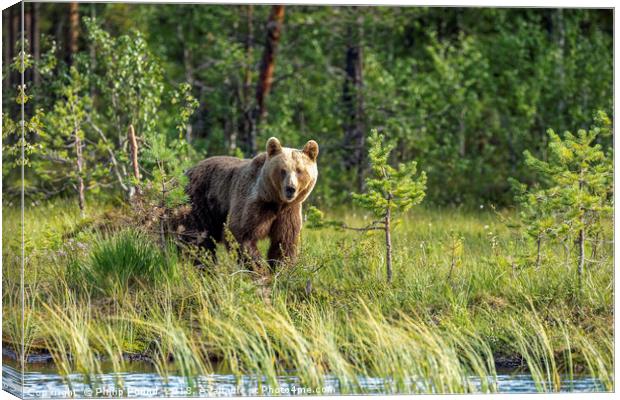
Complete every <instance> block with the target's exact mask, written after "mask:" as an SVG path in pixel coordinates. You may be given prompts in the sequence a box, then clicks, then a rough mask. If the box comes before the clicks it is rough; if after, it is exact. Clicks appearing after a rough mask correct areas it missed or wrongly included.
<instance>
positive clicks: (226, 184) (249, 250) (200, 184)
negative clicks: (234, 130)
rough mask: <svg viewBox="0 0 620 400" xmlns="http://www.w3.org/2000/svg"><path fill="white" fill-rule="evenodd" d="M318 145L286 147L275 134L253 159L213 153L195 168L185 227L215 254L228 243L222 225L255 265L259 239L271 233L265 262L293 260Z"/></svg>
mask: <svg viewBox="0 0 620 400" xmlns="http://www.w3.org/2000/svg"><path fill="white" fill-rule="evenodd" d="M318 155H319V146H318V144H317V143H316V142H315V141H314V140H310V141H308V143H306V145H305V146H304V148H303V149H302V150H297V149H292V148H288V147H282V145H281V144H280V141H279V140H278V139H276V138H275V137H272V138H270V139H269V140H268V141H267V151H266V152H264V153H260V154H258V155H257V156H256V157H254V158H253V159H251V160H249V159H240V158H236V157H228V156H216V157H210V158H207V159H205V160H203V161H201V162H200V163H199V164H198V165H196V166H195V167H193V168H191V169H190V170H189V171H188V172H187V175H188V177H189V183H188V185H187V188H186V191H187V194H188V196H189V198H190V205H191V211H190V212H189V214H188V215H187V216H186V217H185V218H184V220H185V221H184V225H185V227H186V228H188V229H189V230H191V231H193V232H198V233H199V235H198V236H199V238H200V239H199V240H198V242H199V244H200V245H201V246H202V247H204V248H206V249H207V250H209V251H210V252H211V253H212V254H213V252H214V250H215V246H216V243H217V242H223V241H224V226H225V225H227V226H228V229H229V230H230V232H231V233H232V235H233V236H234V238H235V239H236V241H237V242H238V243H239V245H240V249H241V250H242V251H243V253H244V254H245V255H246V256H249V257H251V259H252V261H253V264H254V265H255V264H256V263H259V262H260V259H261V256H260V252H259V250H258V247H257V242H258V241H259V240H261V239H264V238H267V237H269V239H270V242H271V243H270V246H269V251H268V252H267V260H268V262H269V265H270V266H271V267H272V268H273V267H274V266H275V265H276V264H277V263H281V262H292V261H294V260H295V258H296V256H297V243H298V240H299V234H300V230H301V224H302V216H301V206H302V203H303V202H304V201H305V200H306V198H307V197H308V195H309V194H310V192H312V189H313V188H314V185H315V183H316V180H317V177H318V169H317V162H316V160H317V157H318Z"/></svg>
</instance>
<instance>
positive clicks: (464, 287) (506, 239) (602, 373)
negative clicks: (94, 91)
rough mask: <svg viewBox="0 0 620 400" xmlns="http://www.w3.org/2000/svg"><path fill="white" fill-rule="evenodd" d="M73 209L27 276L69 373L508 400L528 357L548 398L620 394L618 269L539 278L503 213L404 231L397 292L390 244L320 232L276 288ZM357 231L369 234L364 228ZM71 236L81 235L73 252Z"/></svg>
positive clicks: (12, 331) (440, 219) (554, 272)
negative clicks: (572, 387)
mask: <svg viewBox="0 0 620 400" xmlns="http://www.w3.org/2000/svg"><path fill="white" fill-rule="evenodd" d="M61 210H62V207H58V208H57V209H55V210H54V211H50V210H49V209H48V210H47V211H45V210H44V211H41V212H37V211H34V210H33V212H32V213H31V214H27V215H28V217H29V218H30V219H33V220H36V219H38V218H39V219H41V220H42V221H45V222H44V223H42V224H41V226H40V227H39V228H38V229H36V230H34V232H33V237H32V238H31V243H32V246H33V247H32V253H31V256H32V259H33V260H36V262H33V263H32V264H31V268H29V269H28V270H27V279H26V280H27V282H30V283H32V284H36V289H37V290H36V291H32V292H30V294H29V297H28V298H29V299H30V301H29V302H27V312H26V315H27V316H28V318H29V321H30V322H29V323H28V324H27V325H28V326H29V328H28V332H29V336H28V342H29V343H32V344H34V345H33V346H30V348H29V351H36V349H37V348H41V347H44V348H47V349H48V350H50V352H51V354H52V356H53V358H54V361H55V363H56V365H57V367H58V369H59V370H60V371H61V372H62V373H63V374H64V375H65V376H68V375H69V374H70V373H72V372H80V373H81V374H83V375H84V376H85V377H93V376H94V374H96V373H98V372H103V371H102V360H103V359H105V360H108V361H110V363H109V365H110V366H111V367H110V368H112V369H113V370H115V371H117V372H122V371H124V370H126V368H127V363H126V360H125V356H126V355H128V354H133V355H136V354H138V355H141V356H143V357H144V358H145V359H146V360H148V361H149V362H150V363H151V364H152V365H153V367H154V368H155V370H156V371H157V372H158V373H159V374H160V375H161V376H164V377H166V376H170V375H182V376H185V377H186V378H187V380H188V384H190V385H195V384H197V381H196V377H197V376H200V375H203V376H204V375H207V376H208V375H209V374H211V373H214V372H228V373H232V374H234V375H235V376H237V377H238V378H239V380H240V379H241V377H242V376H245V375H249V376H253V377H255V378H256V379H257V381H258V382H259V385H261V386H262V385H263V381H264V384H265V385H267V386H270V387H276V386H278V378H279V377H280V376H282V375H291V374H292V375H296V376H298V377H299V379H300V381H301V383H302V384H303V385H305V386H308V387H314V388H316V387H321V386H322V385H323V384H324V382H325V379H326V378H327V377H335V378H336V379H337V381H338V382H339V387H340V390H341V391H342V392H345V393H346V392H350V393H364V391H365V390H366V386H365V385H364V377H380V378H384V379H383V382H384V383H383V384H384V388H383V391H384V392H386V393H447V392H449V393H464V392H472V391H476V390H479V389H478V387H477V386H476V385H475V384H474V383H473V382H472V380H471V377H477V378H478V381H479V383H480V390H482V391H484V392H493V391H496V390H497V383H496V377H497V373H498V372H497V369H498V366H496V364H495V361H494V359H495V358H499V356H502V357H504V358H506V357H507V358H509V359H512V360H521V359H522V360H523V367H522V370H523V372H525V373H528V374H530V376H531V377H532V378H533V379H534V381H535V382H536V384H537V387H538V389H539V390H540V391H557V390H560V389H563V387H562V381H563V380H564V379H565V377H566V376H568V377H572V376H578V375H580V374H585V375H589V376H592V377H595V378H597V379H598V380H600V382H601V383H602V384H603V385H605V388H607V389H609V390H611V389H613V382H614V377H613V361H614V360H613V356H612V352H611V349H612V347H613V285H612V282H613V281H612V277H613V274H612V271H613V265H612V263H611V262H610V263H602V264H597V265H596V266H592V268H588V269H586V275H585V280H584V285H583V288H582V292H581V293H578V292H576V291H575V290H574V287H575V282H574V274H572V273H571V270H570V269H567V267H566V265H565V264H564V258H563V254H562V252H561V251H560V249H553V248H550V249H547V250H546V251H547V252H546V253H545V257H544V258H543V260H544V261H545V263H544V265H542V266H541V268H540V269H536V268H534V267H533V266H532V265H530V264H528V261H527V254H525V253H526V252H527V249H528V247H527V243H525V241H524V239H523V238H520V237H518V236H515V235H514V234H513V233H511V232H510V231H509V230H508V229H507V228H506V227H505V225H504V224H503V223H501V222H500V221H499V220H498V218H497V217H496V216H495V215H494V214H491V213H486V212H476V213H466V212H462V211H457V210H452V211H450V210H443V211H432V210H427V211H424V210H421V211H420V212H419V213H417V214H416V215H413V216H409V217H407V218H405V219H404V221H403V223H402V224H400V225H399V226H397V227H396V228H395V232H394V248H395V254H394V282H393V283H392V284H391V285H388V284H386V283H385V282H384V273H383V270H382V268H383V260H382V258H381V257H382V256H383V250H382V248H381V240H380V238H378V237H376V236H375V235H374V234H363V235H360V234H358V233H352V232H342V231H337V230H322V231H310V230H304V231H303V242H302V254H301V255H300V260H299V262H298V263H297V265H296V266H295V267H293V268H290V269H286V270H281V271H278V273H277V274H276V275H275V276H272V277H271V278H270V279H261V278H260V277H258V276H256V274H253V273H250V272H248V271H246V270H245V269H244V268H241V267H240V266H239V264H238V262H237V260H236V257H235V255H234V254H229V253H226V252H225V251H224V250H223V249H222V250H221V251H220V252H219V253H218V261H217V262H216V263H215V264H209V261H205V264H207V265H209V267H208V268H207V270H206V271H201V270H199V269H197V268H196V267H195V265H194V262H193V261H192V258H190V257H187V256H186V255H184V254H183V253H181V252H179V251H178V250H177V249H176V248H173V247H169V248H167V249H165V250H162V249H161V248H160V247H159V245H158V243H157V241H156V240H152V239H151V238H150V237H149V236H148V234H146V233H143V232H140V231H137V230H135V229H121V230H109V231H106V230H103V231H102V230H101V229H99V228H97V229H95V228H94V227H95V226H101V225H102V224H103V225H105V221H102V219H103V217H102V215H99V214H95V215H91V216H89V217H88V218H90V221H91V223H90V224H86V223H85V224H79V225H78V224H72V223H70V221H71V217H70V216H71V214H70V213H69V212H67V211H61ZM46 212H47V214H46ZM48 214H49V215H48ZM57 214H58V215H57ZM342 217H343V218H344V219H346V220H347V222H348V223H350V224H351V225H356V224H361V223H363V215H355V214H354V213H352V212H349V213H346V214H344V215H343V216H342ZM11 221H12V220H11V219H10V218H9V222H11ZM30 223H32V220H31V221H30ZM63 232H65V233H66V232H70V234H71V236H70V239H66V240H64V241H62V240H57V239H56V238H55V237H56V236H57V235H63ZM455 235H458V237H460V238H461V239H460V240H462V251H460V252H459V254H458V260H456V261H454V253H453V252H451V251H450V249H451V248H453V240H454V237H455ZM39 238H47V239H42V241H43V242H44V243H45V244H46V245H47V246H48V247H47V248H45V249H43V248H40V247H37V245H36V244H37V243H38V240H39ZM4 243H5V242H3V244H4ZM261 246H262V247H263V248H264V244H261ZM9 247H10V246H7V247H6V248H7V249H8V248H9ZM7 251H8V252H9V253H10V251H9V250H7ZM599 251H607V252H609V254H612V253H611V248H606V249H600V250H599ZM524 254H525V255H524ZM5 257H6V255H5ZM52 270H53V271H54V274H53V275H52V274H51V273H49V272H50V271H52ZM8 277H9V275H5V276H3V282H4V283H5V285H7V282H9V283H10V282H11V280H10V279H8ZM12 282H14V281H12ZM7 287H8V288H9V289H10V288H11V287H14V283H13V286H11V285H10V284H9V285H8V286H5V288H7ZM32 287H34V286H32ZM93 288H94V289H96V290H92V289H93ZM13 292H14V291H13ZM11 293H12V292H11ZM5 300H7V301H4V302H3V307H4V310H5V311H6V312H8V314H5V315H9V317H8V318H5V319H4V320H5V322H4V324H5V325H4V327H5V329H4V337H3V340H4V341H5V342H6V343H17V342H16V341H15V340H16V338H17V337H18V335H19V332H18V329H17V325H16V324H17V322H16V318H17V315H15V314H14V308H15V305H16V303H15V302H14V301H12V300H14V297H13V296H10V297H9V298H7V299H5ZM8 300H11V301H8ZM11 313H13V314H11ZM91 381H92V382H91V384H92V385H93V386H95V385H96V384H97V382H96V381H95V380H94V378H93V379H91ZM118 384H119V385H122V382H119V383H118ZM262 389H265V390H266V389H267V388H266V387H265V388H262Z"/></svg>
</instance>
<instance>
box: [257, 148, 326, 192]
mask: <svg viewBox="0 0 620 400" xmlns="http://www.w3.org/2000/svg"><path fill="white" fill-rule="evenodd" d="M318 156H319V145H318V144H317V143H316V142H315V141H314V140H309V141H308V143H306V145H305V146H304V148H303V149H302V150H297V149H291V148H289V147H282V145H281V144H280V141H279V140H278V139H276V138H274V137H272V138H269V140H267V160H266V161H265V164H264V166H263V178H264V179H265V180H266V181H267V182H268V183H269V186H270V189H271V190H270V191H271V195H272V198H274V199H275V200H277V201H279V202H282V203H294V202H302V201H304V200H305V199H306V198H307V197H308V195H309V194H310V192H312V189H313V188H314V184H315V183H316V179H317V177H318V174H319V173H318V169H317V166H316V159H317V157H318Z"/></svg>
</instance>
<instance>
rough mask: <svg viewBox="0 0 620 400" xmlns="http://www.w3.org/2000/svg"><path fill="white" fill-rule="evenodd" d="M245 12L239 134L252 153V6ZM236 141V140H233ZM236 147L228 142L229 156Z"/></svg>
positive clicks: (253, 132) (253, 129) (246, 7)
mask: <svg viewBox="0 0 620 400" xmlns="http://www.w3.org/2000/svg"><path fill="white" fill-rule="evenodd" d="M245 10H246V35H245V44H244V48H245V60H244V66H243V67H244V72H243V88H242V90H241V118H242V120H241V123H240V124H239V125H240V126H241V134H242V136H243V137H242V140H243V141H244V142H245V143H246V149H245V150H246V152H248V153H249V152H251V151H252V146H251V144H252V143H256V139H255V138H252V135H253V134H255V132H256V130H255V128H254V118H253V116H252V104H251V101H252V99H251V94H250V91H251V87H252V64H253V61H252V60H253V50H254V6H253V5H252V4H248V5H246V6H245ZM235 139H236V138H235ZM236 147H237V143H236V140H235V142H233V140H232V139H231V140H230V144H229V151H230V152H231V154H232V153H233V152H234V151H235V149H236Z"/></svg>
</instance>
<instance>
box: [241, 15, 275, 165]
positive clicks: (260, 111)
mask: <svg viewBox="0 0 620 400" xmlns="http://www.w3.org/2000/svg"><path fill="white" fill-rule="evenodd" d="M283 21H284V6H283V5H274V6H272V7H271V14H270V15H269V20H268V21H267V40H266V41H265V49H264V51H263V58H262V61H261V64H260V73H259V77H258V82H257V85H256V109H255V115H254V118H253V122H254V126H253V129H252V131H251V134H250V137H249V138H248V139H249V142H248V143H247V147H248V148H249V150H250V153H251V154H255V153H256V150H257V147H256V136H257V135H258V125H259V124H260V123H261V122H262V121H263V120H264V119H265V117H266V114H267V106H266V99H267V96H268V95H269V92H270V91H271V85H272V84H273V72H274V69H275V66H276V53H277V50H278V44H279V43H280V34H281V30H282V23H283Z"/></svg>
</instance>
